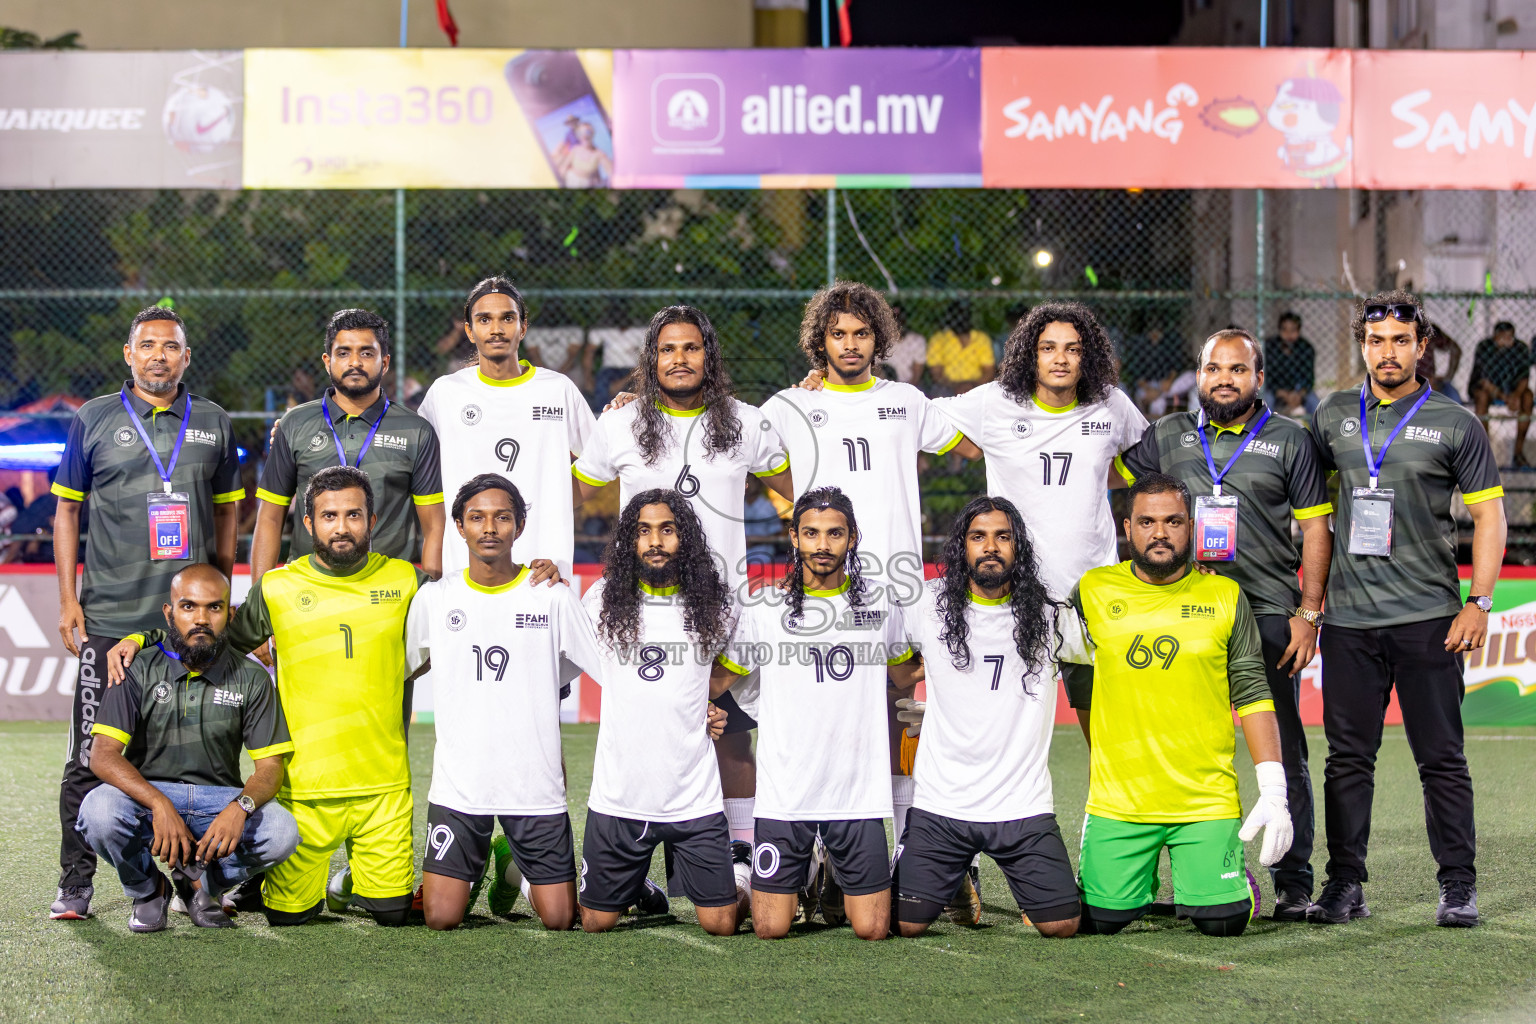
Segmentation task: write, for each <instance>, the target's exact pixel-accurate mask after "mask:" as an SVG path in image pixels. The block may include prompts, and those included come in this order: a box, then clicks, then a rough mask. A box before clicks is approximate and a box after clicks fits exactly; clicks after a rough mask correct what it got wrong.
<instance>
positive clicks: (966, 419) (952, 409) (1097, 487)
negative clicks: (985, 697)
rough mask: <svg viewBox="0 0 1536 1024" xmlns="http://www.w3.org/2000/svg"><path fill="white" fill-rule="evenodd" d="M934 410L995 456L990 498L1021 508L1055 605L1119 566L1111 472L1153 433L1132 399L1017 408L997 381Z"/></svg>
mask: <svg viewBox="0 0 1536 1024" xmlns="http://www.w3.org/2000/svg"><path fill="white" fill-rule="evenodd" d="M934 404H935V405H937V406H938V407H939V408H940V409H942V410H943V411H944V415H946V416H948V417H949V418H950V420H951V421H953V422H954V424H955V426H957V427H959V428H960V429H961V430H962V431H964V432H965V436H966V437H969V438H970V439H971V440H972V441H975V442H976V445H977V447H979V448H980V449H981V452H982V454H983V455H985V456H986V459H987V493H988V494H992V495H996V496H998V497H1002V498H1007V499H1008V500H1009V501H1011V502H1013V503H1014V504H1015V505H1017V506H1018V507H1019V513H1020V514H1021V515H1022V516H1023V517H1024V526H1025V527H1026V528H1027V529H1028V530H1029V540H1030V543H1031V544H1032V545H1033V546H1034V549H1035V560H1036V561H1037V562H1038V563H1039V565H1040V579H1041V581H1042V582H1044V583H1045V589H1046V590H1047V591H1048V592H1049V593H1050V595H1051V597H1053V598H1054V599H1056V600H1058V601H1061V600H1064V599H1065V598H1066V596H1067V595H1068V594H1069V593H1071V592H1072V588H1073V587H1074V586H1076V585H1077V581H1078V580H1080V579H1082V578H1083V573H1085V572H1087V571H1088V570H1089V569H1096V568H1098V567H1099V566H1101V565H1114V564H1115V563H1116V562H1117V561H1119V560H1120V559H1119V554H1118V551H1117V548H1116V536H1117V535H1116V532H1115V520H1114V516H1113V515H1112V514H1111V513H1110V510H1109V500H1108V498H1107V496H1106V494H1105V491H1106V490H1107V488H1108V479H1109V467H1110V466H1111V465H1113V464H1114V461H1115V457H1116V456H1118V455H1119V454H1120V453H1121V452H1123V451H1125V450H1126V449H1127V448H1129V447H1131V445H1133V444H1135V443H1136V442H1137V441H1139V440H1141V435H1142V432H1143V431H1144V430H1146V429H1147V418H1146V417H1145V416H1143V415H1142V414H1141V411H1140V410H1139V409H1137V408H1136V406H1135V405H1134V404H1132V402H1131V400H1130V399H1129V398H1127V397H1126V396H1125V392H1123V391H1121V390H1120V389H1119V388H1113V389H1111V390H1110V392H1109V396H1108V397H1107V398H1105V399H1104V400H1103V401H1102V402H1095V403H1093V404H1092V405H1078V404H1077V403H1075V402H1074V403H1073V404H1072V405H1069V406H1067V407H1066V408H1063V409H1052V408H1050V407H1048V406H1041V405H1038V404H1036V403H1035V402H1034V401H1033V400H1031V401H1028V402H1022V403H1021V402H1015V401H1014V400H1013V399H1012V398H1009V397H1008V393H1007V392H1005V391H1004V390H1003V386H1002V385H1001V384H999V383H998V382H997V381H992V382H991V383H989V384H983V385H982V386H981V387H979V388H974V389H972V390H970V391H968V392H966V393H965V394H963V395H956V396H955V397H953V398H940V399H936V400H935V402H934ZM924 728H925V730H926V726H925V727H924Z"/></svg>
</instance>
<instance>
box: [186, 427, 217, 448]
mask: <svg viewBox="0 0 1536 1024" xmlns="http://www.w3.org/2000/svg"><path fill="white" fill-rule="evenodd" d="M187 440H188V441H190V442H191V443H192V444H206V445H208V446H209V447H210V448H217V447H218V446H219V435H218V434H215V433H214V432H213V431H211V430H197V429H195V428H190V427H189V428H188V429H187Z"/></svg>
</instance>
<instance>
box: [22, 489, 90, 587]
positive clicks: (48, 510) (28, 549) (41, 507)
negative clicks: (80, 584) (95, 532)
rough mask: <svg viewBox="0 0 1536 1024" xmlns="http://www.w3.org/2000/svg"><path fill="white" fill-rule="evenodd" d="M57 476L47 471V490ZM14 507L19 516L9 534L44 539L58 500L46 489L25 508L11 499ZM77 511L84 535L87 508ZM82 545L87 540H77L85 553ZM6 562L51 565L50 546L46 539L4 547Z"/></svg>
mask: <svg viewBox="0 0 1536 1024" xmlns="http://www.w3.org/2000/svg"><path fill="white" fill-rule="evenodd" d="M57 473H58V470H57V469H50V470H49V471H48V486H49V487H50V488H51V487H52V486H53V478H54V476H55V475H56V474H57ZM7 493H9V492H7ZM16 497H17V498H20V497H21V492H20V491H17V492H16ZM13 504H15V505H16V507H17V508H19V509H21V512H20V514H18V515H17V516H16V519H15V521H14V522H12V523H11V534H12V535H13V536H16V537H19V536H20V535H21V534H42V535H45V536H51V535H52V534H53V514H54V512H56V511H57V510H58V507H59V499H58V498H56V497H54V494H53V491H52V490H47V491H44V492H43V493H42V494H39V495H38V496H37V497H35V498H33V499H32V503H31V504H30V505H27V506H26V507H25V508H22V505H21V502H19V501H15V500H14V499H13ZM80 512H81V516H80V519H81V522H80V532H81V533H84V532H85V531H86V528H87V526H88V524H87V522H86V509H84V508H83V507H82V508H81V510H80ZM85 544H86V539H85V538H84V537H82V538H81V540H80V547H81V550H84V548H85ZM5 561H7V562H30V563H42V564H48V563H51V562H52V561H53V544H52V543H51V542H49V541H45V540H34V541H28V542H27V543H25V544H20V543H15V544H11V545H8V546H7V548H6V558H5Z"/></svg>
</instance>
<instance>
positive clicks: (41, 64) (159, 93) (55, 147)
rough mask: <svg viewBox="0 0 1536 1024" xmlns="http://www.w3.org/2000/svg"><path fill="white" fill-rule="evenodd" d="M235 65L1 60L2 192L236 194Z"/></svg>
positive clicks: (235, 60) (146, 56) (239, 81)
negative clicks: (173, 190)
mask: <svg viewBox="0 0 1536 1024" xmlns="http://www.w3.org/2000/svg"><path fill="white" fill-rule="evenodd" d="M242 62H243V57H242V54H241V52H240V51H239V50H232V51H231V50H209V51H197V50H192V51H164V52H155V53H126V52H125V53H75V52H62V53H58V52H55V53H37V52H23V53H18V52H8V53H0V188H37V189H47V188H239V187H240V144H241V139H242V124H241V122H242V120H243V119H242V117H241V102H242V88H243V71H242V67H241V65H242Z"/></svg>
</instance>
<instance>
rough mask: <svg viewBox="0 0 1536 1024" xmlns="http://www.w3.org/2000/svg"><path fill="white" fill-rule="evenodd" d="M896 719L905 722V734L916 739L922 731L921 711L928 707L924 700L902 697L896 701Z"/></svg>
mask: <svg viewBox="0 0 1536 1024" xmlns="http://www.w3.org/2000/svg"><path fill="white" fill-rule="evenodd" d="M896 707H897V711H896V721H898V722H905V723H906V726H907V735H908V736H911V737H913V738H914V739H916V738H917V737H918V736H919V735H921V733H922V731H923V712H924V711H926V710H927V709H928V705H927V703H926V702H925V701H920V700H913V699H912V698H911V697H903V698H901V699H900V700H898V701H897V702H896Z"/></svg>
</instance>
